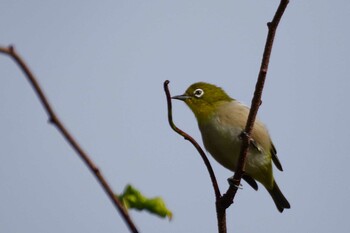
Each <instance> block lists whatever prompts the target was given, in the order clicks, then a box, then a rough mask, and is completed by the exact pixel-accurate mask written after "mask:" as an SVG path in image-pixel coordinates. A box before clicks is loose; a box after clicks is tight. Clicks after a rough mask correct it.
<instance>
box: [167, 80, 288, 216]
mask: <svg viewBox="0 0 350 233" xmlns="http://www.w3.org/2000/svg"><path fill="white" fill-rule="evenodd" d="M172 98H173V99H178V100H182V101H184V102H185V103H186V104H187V106H188V107H189V108H190V109H191V110H192V112H193V113H194V115H195V116H196V118H197V121H198V126H199V129H200V131H201V134H202V139H203V143H204V146H205V148H206V149H207V151H209V153H210V154H211V155H212V156H213V157H214V159H215V160H216V161H218V162H219V163H220V164H221V165H222V166H224V167H226V168H227V169H229V170H231V171H235V169H236V166H237V162H238V157H239V154H240V149H241V143H242V140H241V136H240V135H241V133H242V132H243V131H244V128H245V125H246V122H247V118H248V114H249V108H248V107H247V106H245V105H243V104H241V103H240V102H238V101H237V100H235V99H233V98H231V97H230V96H229V95H227V94H226V92H225V91H224V90H223V89H221V88H220V87H217V86H215V85H212V84H209V83H204V82H198V83H194V84H192V85H191V86H190V87H189V88H188V89H187V90H186V92H185V93H184V94H183V95H178V96H173V97H172ZM251 138H252V143H251V144H250V148H249V150H248V155H247V159H246V164H245V173H244V175H243V179H244V180H245V181H247V183H248V184H250V185H251V186H252V187H253V188H254V189H255V190H257V189H258V185H257V183H256V182H255V180H256V181H258V182H260V183H261V184H263V185H264V186H265V188H266V189H267V191H268V192H269V193H270V195H271V197H272V199H273V201H274V202H275V205H276V207H277V209H278V210H279V211H280V212H283V210H284V209H289V208H290V204H289V202H288V201H287V199H286V198H285V197H284V195H283V194H282V192H281V190H280V189H279V187H278V185H277V183H276V181H275V179H274V177H273V172H272V162H273V163H274V164H275V166H276V167H277V168H278V169H279V170H280V171H282V165H281V163H280V161H279V160H278V158H277V155H276V153H277V152H276V149H275V147H274V145H273V143H272V141H271V138H270V135H269V133H268V131H267V129H266V127H265V125H264V124H263V123H262V122H261V121H260V120H258V119H256V121H255V124H254V128H253V131H252V134H251Z"/></svg>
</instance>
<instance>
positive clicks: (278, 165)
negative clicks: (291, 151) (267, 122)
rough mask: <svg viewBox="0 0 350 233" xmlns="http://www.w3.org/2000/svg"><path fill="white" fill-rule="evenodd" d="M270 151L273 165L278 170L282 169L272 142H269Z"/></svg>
mask: <svg viewBox="0 0 350 233" xmlns="http://www.w3.org/2000/svg"><path fill="white" fill-rule="evenodd" d="M270 152H271V157H272V161H273V163H274V164H275V166H276V167H277V168H278V170H280V171H283V168H282V164H281V162H280V160H279V159H278V157H277V150H276V148H275V146H274V145H273V143H271V151H270Z"/></svg>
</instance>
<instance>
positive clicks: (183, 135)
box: [164, 80, 221, 199]
mask: <svg viewBox="0 0 350 233" xmlns="http://www.w3.org/2000/svg"><path fill="white" fill-rule="evenodd" d="M169 83H170V81H169V80H166V81H165V82H164V91H165V94H166V99H167V103H168V121H169V125H170V127H171V128H172V129H173V130H174V131H175V132H176V133H178V134H180V135H181V136H182V137H184V139H185V140H188V141H189V142H191V143H192V145H193V146H194V147H195V148H196V149H197V151H198V153H199V154H200V156H201V157H202V159H203V162H204V164H205V166H206V167H207V169H208V172H209V176H210V179H211V183H212V184H213V188H214V192H215V197H216V199H219V198H220V197H221V194H220V190H219V186H218V182H217V181H216V178H215V174H214V171H213V168H212V167H211V165H210V162H209V160H208V158H207V156H206V155H205V153H204V151H203V149H202V148H201V147H200V145H199V144H198V143H197V142H196V140H194V139H193V137H191V136H190V135H188V134H187V133H185V132H184V131H182V130H181V129H179V128H178V127H176V125H175V124H174V122H173V115H172V104H171V95H170V92H169V87H168V84H169Z"/></svg>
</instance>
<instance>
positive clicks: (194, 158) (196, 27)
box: [0, 0, 350, 233]
mask: <svg viewBox="0 0 350 233" xmlns="http://www.w3.org/2000/svg"><path fill="white" fill-rule="evenodd" d="M278 3H279V1H277V0H273V1H258V0H255V1H253V0H250V1H232V0H231V1H226V0H225V1H207V0H193V1H188V0H186V1H185V0H178V1H164V0H149V1H141V0H138V1H136V0H135V1H122V0H117V1H99V2H97V1H34V0H33V1H24V0H22V1H20V0H15V1H13V0H11V1H9V0H2V1H1V14H0V28H1V31H0V45H2V46H7V45H9V44H13V45H15V47H16V49H17V51H18V52H19V53H20V54H21V55H22V56H23V58H24V59H25V60H26V62H27V63H28V65H29V66H30V68H31V69H32V71H33V72H34V73H35V75H36V76H37V78H38V81H39V83H40V84H41V85H42V88H43V90H44V91H45V93H46V94H47V97H48V98H49V100H50V102H51V104H52V105H53V107H54V109H55V111H56V112H57V114H58V115H59V117H60V118H61V120H62V121H63V122H64V124H65V125H66V126H67V128H68V129H69V130H70V131H71V133H72V134H73V135H74V136H75V137H76V139H77V140H78V142H79V143H80V144H81V146H82V147H83V148H84V149H85V150H86V151H88V153H89V154H90V156H91V158H92V159H93V161H94V162H96V164H97V165H98V167H99V168H100V169H101V171H102V172H103V174H104V175H105V176H106V178H107V180H108V181H109V182H110V184H111V186H112V187H113V189H114V191H115V192H118V193H119V192H121V191H122V190H123V187H124V186H125V185H126V184H128V183H131V184H133V185H134V186H136V187H137V188H138V189H140V190H141V191H142V192H143V193H144V194H145V195H147V196H150V197H152V196H162V197H163V198H164V200H165V201H166V203H167V205H168V207H169V208H170V209H171V210H172V211H173V214H174V217H173V220H172V221H171V222H169V221H168V220H163V219H160V218H158V217H155V216H153V215H150V214H148V213H140V212H137V211H131V213H130V214H131V216H132V219H133V220H134V222H135V224H136V225H137V227H138V229H139V230H140V232H145V233H148V232H149V233H151V232H152V233H153V232H155V233H157V232H170V233H172V232H208V233H209V232H216V231H217V227H216V214H215V206H214V192H213V190H212V186H211V183H210V180H209V176H208V174H207V171H206V168H205V167H204V165H203V162H202V160H201V159H200V157H199V155H198V154H197V152H196V151H195V149H194V148H193V147H192V145H190V144H189V143H188V142H187V141H185V140H183V139H182V138H181V137H180V136H178V135H177V134H175V133H174V132H173V131H172V130H171V129H170V128H169V126H168V123H167V118H166V114H167V112H166V100H165V95H164V92H163V82H164V80H166V79H169V80H170V81H171V82H170V90H171V93H172V94H173V95H175V94H182V93H183V92H184V91H185V89H186V88H187V87H188V86H189V85H190V84H192V83H194V82H197V81H206V82H210V83H215V84H217V85H219V86H222V87H224V89H225V90H226V91H227V92H228V93H229V94H230V95H231V96H232V97H234V98H236V99H239V100H241V101H242V102H244V103H246V104H250V101H251V98H252V95H253V90H254V87H255V82H256V78H257V74H258V70H259V67H260V61H261V57H262V51H263V47H264V43H265V38H266V34H267V27H266V23H267V22H268V21H270V20H271V19H272V16H273V14H274V12H275V10H276V8H277V5H278ZM349 12H350V1H346V0H338V1H333V2H332V1H327V0H308V1H304V0H294V1H293V0H291V2H290V4H289V6H288V8H287V10H286V12H285V15H284V16H283V19H282V21H281V23H280V26H279V28H278V31H277V35H276V39H275V44H274V48H273V51H272V57H271V62H270V67H269V71H268V74H267V80H266V85H265V89H264V93H263V99H262V100H263V104H262V106H261V108H260V110H259V116H260V118H261V119H262V120H263V121H264V122H265V123H266V125H267V126H268V128H269V131H270V133H271V136H272V139H273V140H274V144H275V145H276V147H277V151H278V156H279V158H280V160H281V162H282V165H283V168H284V172H279V171H277V169H275V177H276V180H277V182H278V184H279V186H280V188H281V189H282V191H283V193H284V194H285V196H286V197H287V198H288V200H289V202H290V203H291V206H292V208H291V209H290V210H285V211H284V212H283V214H280V213H279V212H278V211H277V209H276V208H275V206H274V204H273V202H272V199H271V198H270V196H269V195H268V193H267V192H266V190H265V189H264V188H263V187H262V186H261V185H260V189H259V191H258V192H256V191H254V190H253V189H251V188H250V187H249V186H248V185H247V184H246V183H243V190H239V192H238V194H237V196H236V199H235V203H234V205H233V206H231V207H230V209H228V211H227V225H228V232H300V233H303V232H305V233H309V232H318V233H325V232H327V233H328V232H333V231H336V232H349V229H350V222H349V221H348V220H347V219H348V213H349V208H350V198H349V197H350V183H349V180H348V179H349V178H348V177H349V175H348V172H347V171H348V165H349V163H350V156H349V149H348V145H349V138H350V133H349V124H348V121H349V119H350V112H349V107H348V106H349V98H350V94H349V88H350V81H349V74H350V71H349V62H350V45H349V41H350V29H349V22H350V14H349ZM0 80H1V85H0V206H1V208H0V232H6V233H18V232H51V233H62V232H85V233H89V232H105V233H108V232H128V228H127V227H126V225H125V223H124V222H123V220H122V219H121V217H120V216H119V214H118V213H117V211H116V210H115V208H114V206H113V205H112V204H111V202H110V200H109V199H108V198H107V196H106V194H105V193H104V192H103V190H102V189H101V187H100V185H99V184H98V183H97V182H96V180H95V178H94V177H93V176H92V174H91V173H90V172H89V171H88V169H87V167H86V166H85V165H84V164H83V163H82V161H81V159H80V158H79V157H78V156H77V155H76V154H75V152H74V151H73V150H72V148H71V147H70V146H69V145H68V144H67V143H66V141H65V140H64V139H63V138H62V135H61V134H60V133H59V132H58V131H57V130H56V128H54V127H53V126H51V125H50V124H48V123H47V120H48V117H47V115H46V113H45V112H44V110H43V107H42V106H41V105H40V103H39V101H38V98H37V97H36V95H35V94H34V92H33V90H32V89H31V87H30V85H29V84H28V82H27V81H26V79H25V77H24V76H23V74H22V72H21V71H20V70H19V69H18V67H17V65H16V64H14V62H13V61H12V60H11V59H10V58H9V57H7V56H4V55H1V56H0ZM173 111H174V112H173V115H174V121H175V123H176V124H177V125H178V126H179V127H181V128H182V129H184V130H185V131H187V132H188V133H190V134H191V135H192V136H193V137H195V138H196V139H198V141H200V142H201V138H200V134H199V130H198V128H197V123H196V120H195V118H194V116H193V114H192V113H191V111H190V110H189V109H188V108H187V107H186V106H185V104H183V103H181V102H174V103H173ZM210 159H211V158H210ZM211 161H212V165H213V168H214V170H215V172H216V176H217V179H218V181H219V185H220V187H221V191H222V192H224V191H226V190H227V182H226V179H227V178H228V177H229V176H231V175H232V173H231V172H230V171H228V170H226V169H224V168H223V167H221V166H220V165H218V164H217V163H216V162H215V161H214V160H213V159H211Z"/></svg>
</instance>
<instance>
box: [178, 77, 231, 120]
mask: <svg viewBox="0 0 350 233" xmlns="http://www.w3.org/2000/svg"><path fill="white" fill-rule="evenodd" d="M172 98H173V99H178V100H182V101H184V102H185V103H186V104H187V106H188V107H189V108H190V109H191V110H192V111H193V113H194V114H195V115H196V117H197V119H198V120H200V118H203V117H208V116H210V115H211V114H212V113H215V110H216V108H217V107H218V106H219V105H220V104H221V103H223V102H227V101H232V100H233V99H232V98H231V97H230V96H229V95H227V94H226V92H225V91H224V90H223V89H222V88H220V87H217V86H215V85H213V84H209V83H204V82H198V83H194V84H192V85H191V86H190V87H189V88H187V90H186V92H185V93H184V94H183V95H177V96H173V97H172Z"/></svg>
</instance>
